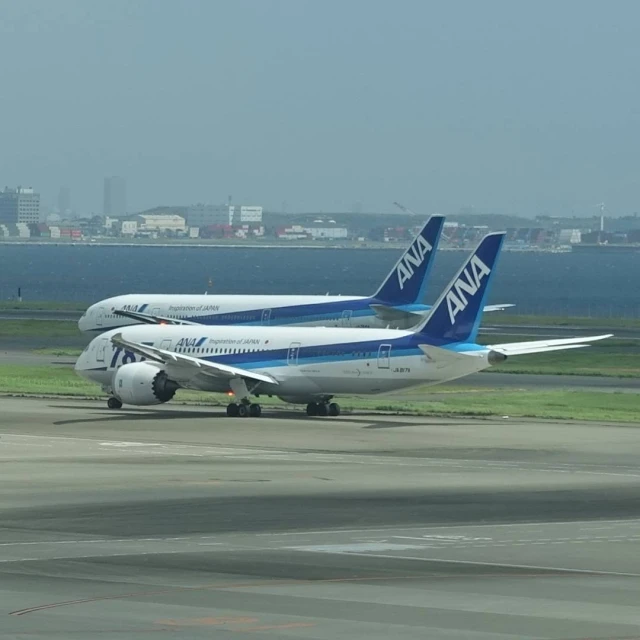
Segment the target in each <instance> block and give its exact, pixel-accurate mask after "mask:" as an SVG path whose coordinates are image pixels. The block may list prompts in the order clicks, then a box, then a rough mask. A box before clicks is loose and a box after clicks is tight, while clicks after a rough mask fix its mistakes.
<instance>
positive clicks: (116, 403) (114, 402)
mask: <svg viewBox="0 0 640 640" xmlns="http://www.w3.org/2000/svg"><path fill="white" fill-rule="evenodd" d="M107 407H108V408H109V409H122V402H120V400H118V398H114V397H113V396H111V397H110V398H109V399H108V400H107Z"/></svg>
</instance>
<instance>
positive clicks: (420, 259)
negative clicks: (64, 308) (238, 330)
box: [78, 216, 513, 333]
mask: <svg viewBox="0 0 640 640" xmlns="http://www.w3.org/2000/svg"><path fill="white" fill-rule="evenodd" d="M443 224H444V217H443V216H432V217H431V218H429V220H428V221H427V222H426V223H425V225H424V227H423V228H422V231H421V232H420V233H419V234H418V236H417V237H416V238H415V239H414V241H413V242H412V243H411V245H410V246H409V248H408V249H407V250H406V251H405V252H404V253H403V255H402V256H401V257H400V259H399V260H398V262H397V263H396V264H395V265H394V267H393V269H391V271H390V272H389V274H388V275H387V277H386V278H385V280H384V282H383V283H382V285H381V286H380V288H379V289H378V291H376V293H374V294H373V296H369V297H362V296H328V295H327V296H317V295H309V296H306V295H285V296H280V295H206V294H205V295H182V294H170V295H166V294H128V295H122V296H116V297H113V298H107V299H106V300H102V301H101V302H97V303H96V304H94V305H92V306H90V307H89V308H88V309H87V311H86V313H85V314H84V315H83V316H82V317H81V318H80V320H79V321H78V327H79V328H80V330H81V331H89V332H97V333H102V332H103V331H108V330H109V329H114V328H119V327H123V326H129V325H133V324H141V323H147V324H182V325H203V324H204V325H243V326H269V325H271V326H276V325H277V326H280V325H289V326H307V327H314V326H325V327H359V328H367V327H377V328H384V327H393V328H397V329H406V328H409V327H412V326H414V325H415V324H417V323H418V322H420V321H421V320H422V319H423V316H424V313H425V312H426V311H428V310H429V309H430V307H429V306H427V305H424V304H419V301H420V300H422V298H423V294H424V289H425V286H426V282H427V277H428V275H429V272H430V270H431V267H432V265H433V256H434V254H435V252H436V249H437V247H438V242H439V240H440V234H441V232H442V226H443ZM512 306H513V305H512V304H505V305H493V306H491V307H490V308H488V309H486V311H498V310H502V309H505V308H507V307H512Z"/></svg>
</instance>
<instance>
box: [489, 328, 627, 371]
mask: <svg viewBox="0 0 640 640" xmlns="http://www.w3.org/2000/svg"><path fill="white" fill-rule="evenodd" d="M523 340H527V338H524V337H518V336H508V335H489V336H482V337H481V339H480V342H483V343H484V344H500V343H503V342H519V341H523ZM488 371H490V372H497V373H500V372H502V373H528V374H538V375H539V374H550V375H575V376H608V377H616V378H640V340H632V339H629V340H624V339H616V338H615V337H614V338H608V339H606V340H601V341H599V342H594V343H593V344H592V346H590V347H586V348H585V349H569V350H567V351H552V352H550V353H541V354H536V355H525V356H513V357H512V358H510V359H509V360H507V361H506V362H505V363H503V364H500V365H497V366H495V367H493V368H491V369H489V370H488Z"/></svg>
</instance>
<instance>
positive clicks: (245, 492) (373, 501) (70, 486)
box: [0, 398, 640, 640]
mask: <svg viewBox="0 0 640 640" xmlns="http://www.w3.org/2000/svg"><path fill="white" fill-rule="evenodd" d="M0 416H2V417H1V418H0V420H1V422H0V425H1V428H0V637H10V638H13V637H16V638H41V637H46V638H70V637H71V638H73V637H78V638H89V637H100V638H108V639H110V638H127V639H134V640H137V639H140V638H148V637H149V635H150V634H151V635H152V636H153V637H156V636H157V635H158V634H159V635H160V636H162V634H164V635H166V636H169V637H179V638H211V637H215V638H227V637H228V638H240V639H242V638H264V639H266V638H300V639H303V638H304V639H311V638H313V639H325V638H327V639H329V638H354V639H356V638H365V637H366V638H369V639H378V638H380V639H384V640H387V639H388V638H430V639H431V638H434V639H439V638H442V639H451V638H472V639H473V638H482V639H484V638H487V639H488V638H509V639H511V638H513V639H515V638H519V639H521V638H556V639H567V638H572V639H577V638H637V637H640V607H639V606H638V603H639V602H640V554H639V553H638V551H639V549H640V455H639V454H640V429H639V428H636V427H635V426H633V425H630V426H629V425H627V426H623V425H600V424H591V423H590V424H580V423H562V422H553V423H551V422H549V423H545V422H537V421H532V420H501V421H492V420H477V421H473V420H466V419H465V420H455V419H437V420H436V419H423V418H406V417H398V416H393V417H390V416H381V415H378V416H376V415H369V416H366V415H364V416H363V415H360V416H349V417H344V418H340V419H327V418H324V419H323V418H313V419H307V418H304V417H302V416H301V415H296V414H292V413H287V414H285V413H282V414H278V413H276V414H268V415H266V416H265V417H263V418H260V419H245V420H242V419H229V418H226V417H224V415H223V414H222V413H221V412H219V411H208V410H203V409H190V410H185V409H183V408H179V407H159V408H150V409H138V410H120V411H113V412H110V411H108V410H106V409H105V408H103V404H102V403H90V402H70V401H42V400H41V401H37V400H22V399H7V398H4V399H0Z"/></svg>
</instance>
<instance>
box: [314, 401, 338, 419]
mask: <svg viewBox="0 0 640 640" xmlns="http://www.w3.org/2000/svg"><path fill="white" fill-rule="evenodd" d="M307 415H308V416H321V417H325V416H339V415H340V405H339V404H338V403H337V402H328V401H322V402H310V403H309V404H308V405H307Z"/></svg>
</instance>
